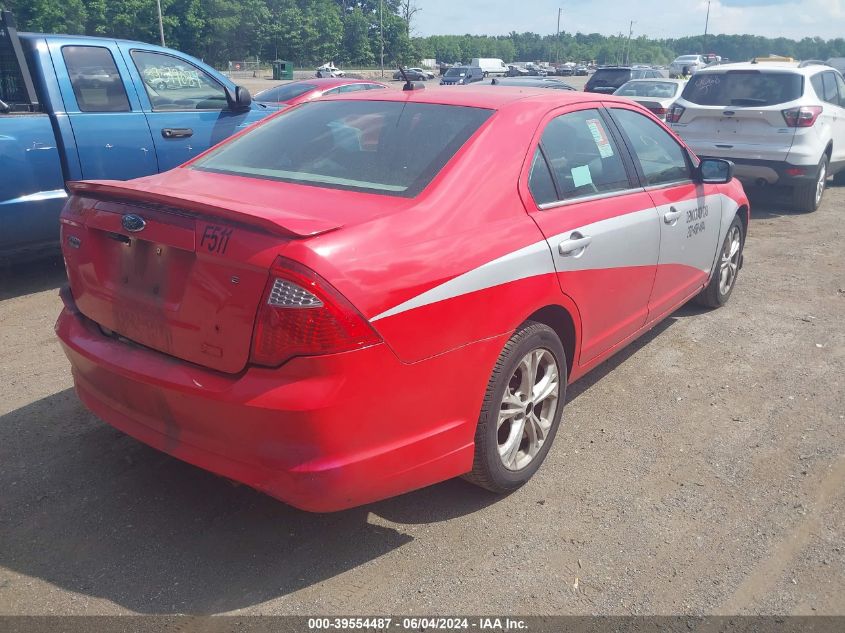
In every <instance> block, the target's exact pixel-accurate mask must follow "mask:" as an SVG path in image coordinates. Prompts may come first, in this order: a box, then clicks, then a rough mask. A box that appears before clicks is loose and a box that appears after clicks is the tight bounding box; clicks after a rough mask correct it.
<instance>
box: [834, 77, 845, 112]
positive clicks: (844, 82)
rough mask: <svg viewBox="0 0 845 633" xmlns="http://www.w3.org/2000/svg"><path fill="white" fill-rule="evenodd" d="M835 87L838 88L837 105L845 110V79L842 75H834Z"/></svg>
mask: <svg viewBox="0 0 845 633" xmlns="http://www.w3.org/2000/svg"><path fill="white" fill-rule="evenodd" d="M836 86H837V88H839V105H841V106H842V107H843V108H845V79H842V75H836Z"/></svg>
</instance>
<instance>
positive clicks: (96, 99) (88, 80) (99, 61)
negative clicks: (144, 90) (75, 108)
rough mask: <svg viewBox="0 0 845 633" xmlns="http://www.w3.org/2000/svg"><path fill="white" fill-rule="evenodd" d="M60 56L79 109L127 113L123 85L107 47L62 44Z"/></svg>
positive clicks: (127, 101)
mask: <svg viewBox="0 0 845 633" xmlns="http://www.w3.org/2000/svg"><path fill="white" fill-rule="evenodd" d="M62 57H64V60H65V66H67V72H68V75H69V76H70V83H71V85H72V86H73V94H74V95H76V103H77V104H78V105H79V111H80V112H129V110H130V108H129V99H128V98H127V96H126V88H124V86H123V79H122V78H121V76H120V73H119V72H117V66H115V64H114V57H112V54H111V51H109V49H107V48H103V47H102V46H64V47H62Z"/></svg>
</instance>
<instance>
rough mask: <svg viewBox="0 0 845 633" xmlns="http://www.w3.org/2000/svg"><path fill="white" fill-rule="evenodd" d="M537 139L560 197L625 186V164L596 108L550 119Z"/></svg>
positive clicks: (615, 189) (626, 176) (614, 189)
mask: <svg viewBox="0 0 845 633" xmlns="http://www.w3.org/2000/svg"><path fill="white" fill-rule="evenodd" d="M540 142H541V143H542V146H543V151H544V153H545V155H546V158H548V160H549V162H550V163H551V165H550V166H551V169H552V172H553V173H554V177H555V180H556V181H557V185H558V188H559V189H560V193H561V195H562V196H563V198H564V199H567V198H577V197H580V196H589V195H594V194H597V193H605V192H611V191H619V190H622V189H627V188H628V186H629V183H628V175H627V173H626V171H625V165H624V163H623V162H622V158H621V157H620V155H619V150H618V148H617V147H616V143H614V142H613V139H612V138H611V137H610V134H609V133H608V131H607V129H606V126H605V123H604V120H603V119H602V118H601V115H600V114H599V111H598V110H594V109H593V110H580V111H578V112H570V113H569V114H563V115H561V116H559V117H557V118H555V119H552V120H551V121H550V122H549V124H548V125H547V126H546V129H545V130H544V131H543V137H542V139H541V141H540Z"/></svg>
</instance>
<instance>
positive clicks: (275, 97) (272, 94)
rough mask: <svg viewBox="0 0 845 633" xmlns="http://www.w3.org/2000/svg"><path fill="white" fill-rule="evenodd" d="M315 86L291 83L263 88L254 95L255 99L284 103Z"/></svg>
mask: <svg viewBox="0 0 845 633" xmlns="http://www.w3.org/2000/svg"><path fill="white" fill-rule="evenodd" d="M316 87H317V86H315V85H314V84H309V83H299V82H297V83H292V84H286V85H284V86H279V87H278V88H270V90H263V91H261V92H259V93H258V94H257V95H255V100H256V101H271V102H279V103H284V102H285V101H289V100H290V99H295V98H296V97H298V96H300V95H303V94H305V93H306V92H308V91H309V90H314V89H315V88H316Z"/></svg>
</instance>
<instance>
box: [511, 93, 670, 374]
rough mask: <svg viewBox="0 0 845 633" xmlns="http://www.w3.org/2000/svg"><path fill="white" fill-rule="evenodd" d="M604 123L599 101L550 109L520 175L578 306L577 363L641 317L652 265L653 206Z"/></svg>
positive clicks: (656, 235) (622, 335)
mask: <svg viewBox="0 0 845 633" xmlns="http://www.w3.org/2000/svg"><path fill="white" fill-rule="evenodd" d="M608 123H609V121H608V120H607V119H606V117H605V115H604V114H603V112H602V111H601V108H600V107H599V106H598V104H581V105H579V107H578V108H577V109H574V110H569V111H567V112H565V113H562V114H556V115H550V117H549V118H548V119H547V120H546V121H545V124H544V126H542V132H541V133H540V135H539V138H538V139H537V141H536V142H537V146H536V149H534V150H533V154H532V162H531V165H530V167H529V168H528V173H527V174H526V175H525V176H524V180H525V182H527V187H523V197H524V198H525V199H526V200H527V201H529V202H527V203H526V204H527V206H528V211H529V213H530V215H531V217H532V218H534V220H535V221H536V223H537V225H538V226H539V227H540V230H541V231H542V232H543V235H544V236H545V238H546V241H547V242H548V245H549V248H550V250H551V253H552V257H553V259H554V264H555V270H556V272H557V276H558V280H559V282H560V287H561V289H562V291H563V292H564V293H565V294H566V295H568V296H569V297H570V298H571V299H572V300H573V301H574V302H575V304H576V305H577V306H578V311H579V313H580V317H581V356H580V358H579V362H580V363H581V364H584V363H587V362H589V361H591V360H593V359H594V358H596V357H597V356H599V355H601V354H602V353H604V352H606V351H608V350H609V349H611V348H612V347H614V346H615V345H618V344H619V343H621V342H622V341H624V340H625V339H626V338H628V337H630V336H631V335H632V334H634V333H635V332H636V331H637V330H638V329H639V328H640V327H641V326H642V325H643V324H644V323H645V320H646V316H647V314H648V298H649V296H650V294H651V289H652V286H653V284H654V276H655V272H656V267H657V255H658V249H659V240H660V227H659V225H658V219H657V213H656V211H655V209H654V205H653V204H652V201H651V198H650V197H649V195H648V194H647V193H646V192H645V191H644V190H643V189H642V187H640V186H639V184H638V183H637V182H636V180H635V178H636V176H635V173H634V170H633V166H632V165H631V163H630V159H629V158H628V157H627V155H626V153H625V152H623V151H620V144H619V139H618V137H617V136H616V135H615V133H614V132H613V130H612V128H611V127H610V125H609V124H608ZM525 189H527V191H526V190H525Z"/></svg>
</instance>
